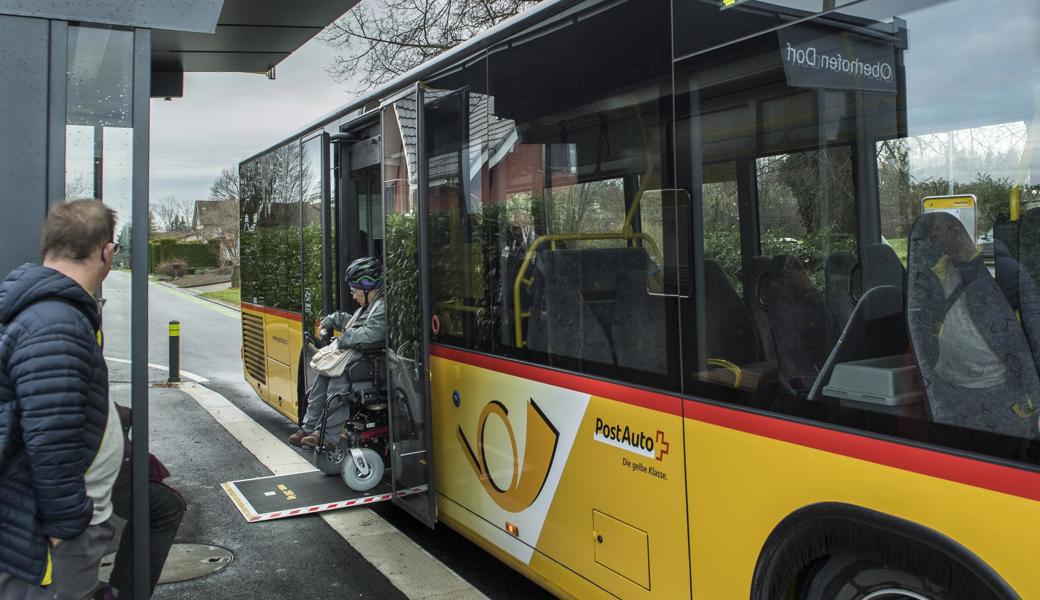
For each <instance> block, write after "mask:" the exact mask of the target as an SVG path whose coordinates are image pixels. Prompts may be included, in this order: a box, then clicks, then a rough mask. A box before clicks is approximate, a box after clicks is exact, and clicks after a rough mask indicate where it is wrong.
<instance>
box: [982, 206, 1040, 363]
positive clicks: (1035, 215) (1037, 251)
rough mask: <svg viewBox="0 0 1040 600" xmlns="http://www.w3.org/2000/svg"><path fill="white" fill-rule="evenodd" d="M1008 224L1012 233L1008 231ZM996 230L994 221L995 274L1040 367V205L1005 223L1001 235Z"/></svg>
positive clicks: (999, 229)
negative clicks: (1019, 217) (1018, 317)
mask: <svg viewBox="0 0 1040 600" xmlns="http://www.w3.org/2000/svg"><path fill="white" fill-rule="evenodd" d="M1011 228H1014V234H1013V235H1012V234H1011V233H1009V232H1008V231H1007V229H1011ZM999 231H1001V228H1000V227H999V226H998V225H994V226H993V269H994V271H995V273H994V276H995V278H996V281H997V285H998V286H999V287H1000V289H1001V291H1003V292H1004V295H1005V296H1006V297H1007V299H1008V302H1009V303H1010V304H1011V308H1012V309H1014V310H1016V311H1018V314H1019V316H1020V317H1021V319H1020V320H1021V323H1022V329H1023V330H1024V331H1025V334H1026V341H1027V342H1028V343H1029V347H1030V351H1031V352H1032V356H1033V363H1034V364H1035V365H1036V366H1037V368H1038V369H1040V288H1038V287H1037V281H1038V279H1037V277H1038V276H1040V209H1036V208H1034V209H1030V210H1027V211H1025V212H1024V213H1023V214H1022V217H1021V219H1020V220H1019V221H1017V222H1009V223H1008V224H1006V225H1005V226H1004V231H1003V235H1002V237H1000V238H998V237H997V233H998V232H999ZM1009 238H1011V239H1009ZM1009 244H1014V246H1010V245H1009ZM1020 261H1021V262H1020Z"/></svg>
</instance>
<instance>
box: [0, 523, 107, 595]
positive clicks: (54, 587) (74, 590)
mask: <svg viewBox="0 0 1040 600" xmlns="http://www.w3.org/2000/svg"><path fill="white" fill-rule="evenodd" d="M114 534H115V527H113V526H112V523H111V522H109V521H105V522H104V523H99V524H97V525H91V526H90V527H87V529H86V530H85V531H84V532H83V533H81V534H79V535H78V536H76V537H74V538H72V539H71V540H65V541H63V542H62V543H60V544H58V547H57V548H55V549H54V550H52V551H51V562H52V568H53V583H51V585H49V586H47V587H46V588H41V587H39V586H35V585H32V584H31V583H27V582H25V581H22V580H21V579H18V578H16V577H13V576H11V575H8V574H7V573H0V598H3V600H89V599H90V597H91V595H92V594H93V593H94V588H96V587H97V585H98V567H99V566H100V565H101V557H102V556H104V554H105V550H107V549H108V543H109V542H111V541H112V536H113V535H114Z"/></svg>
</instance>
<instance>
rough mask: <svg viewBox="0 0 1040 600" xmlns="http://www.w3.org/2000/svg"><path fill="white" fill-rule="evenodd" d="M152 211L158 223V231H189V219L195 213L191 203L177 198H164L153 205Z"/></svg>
mask: <svg viewBox="0 0 1040 600" xmlns="http://www.w3.org/2000/svg"><path fill="white" fill-rule="evenodd" d="M152 210H153V211H154V212H155V217H156V219H158V221H159V222H158V226H159V230H160V231H189V230H191V218H192V215H193V214H194V212H195V205H194V203H193V202H190V201H188V200H181V199H180V198H178V197H177V196H166V197H164V198H160V199H159V201H158V202H156V203H154V204H153V205H152Z"/></svg>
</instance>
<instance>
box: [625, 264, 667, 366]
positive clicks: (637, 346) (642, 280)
mask: <svg viewBox="0 0 1040 600" xmlns="http://www.w3.org/2000/svg"><path fill="white" fill-rule="evenodd" d="M665 310H666V309H665V299H664V298H662V297H661V296H655V295H651V294H649V293H648V291H647V273H646V268H645V267H644V268H643V269H642V270H628V271H625V272H623V273H621V274H620V276H619V278H618V288H617V302H616V306H615V309H614V315H613V323H612V324H611V334H612V337H613V340H614V354H615V355H616V356H617V365H618V366H619V367H625V368H629V369H638V370H640V371H651V372H654V373H667V372H668V362H667V361H668V351H667V336H666V334H665V323H666V319H665Z"/></svg>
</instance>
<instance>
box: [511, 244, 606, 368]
mask: <svg viewBox="0 0 1040 600" xmlns="http://www.w3.org/2000/svg"><path fill="white" fill-rule="evenodd" d="M580 258H581V257H580V256H579V255H578V254H576V253H575V252H573V251H567V250H557V251H553V252H542V253H540V254H539V255H538V260H537V262H536V265H535V268H536V269H537V270H538V272H539V275H540V279H541V285H539V286H538V289H537V290H536V293H535V296H534V298H533V299H532V301H531V316H530V319H529V321H528V327H527V347H528V348H530V349H531V350H535V351H539V352H545V353H546V354H548V360H549V364H556V363H559V362H560V361H558V360H554V358H555V357H566V358H571V359H579V360H588V361H593V362H599V363H607V364H613V362H614V356H613V353H612V352H611V349H610V341H609V340H608V339H607V334H606V332H605V331H604V330H603V326H602V325H601V324H600V322H599V319H597V318H596V316H595V315H594V314H593V312H592V310H591V309H590V308H589V306H588V305H587V304H586V303H585V301H584V299H583V298H582V295H581V288H580V287H579V281H580V270H581V262H580Z"/></svg>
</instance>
